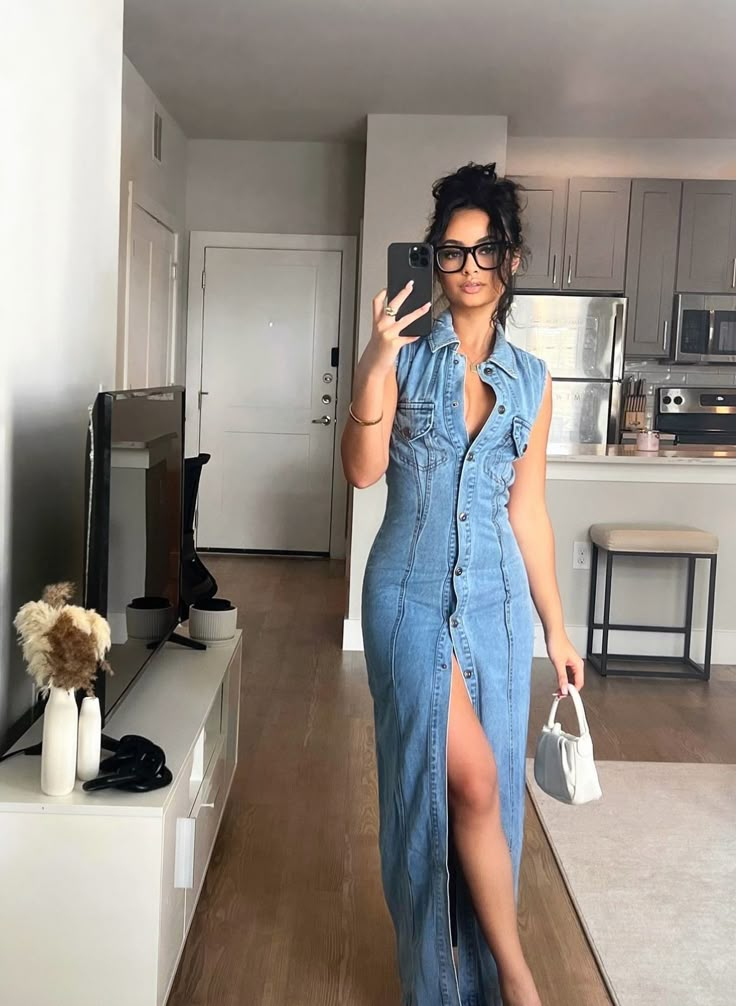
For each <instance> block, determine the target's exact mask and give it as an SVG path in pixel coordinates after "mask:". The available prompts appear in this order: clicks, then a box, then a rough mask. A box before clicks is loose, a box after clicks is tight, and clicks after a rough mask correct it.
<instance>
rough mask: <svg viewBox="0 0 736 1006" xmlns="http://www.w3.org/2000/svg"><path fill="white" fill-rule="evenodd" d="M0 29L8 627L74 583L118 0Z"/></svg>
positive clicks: (111, 158) (12, 707) (96, 363)
mask: <svg viewBox="0 0 736 1006" xmlns="http://www.w3.org/2000/svg"><path fill="white" fill-rule="evenodd" d="M2 30H3V39H4V42H5V43H6V52H5V53H4V54H3V56H2V76H3V85H4V87H3V91H4V92H5V93H6V94H7V95H8V96H9V95H11V94H12V101H10V100H8V101H7V107H3V108H2V109H0V114H1V116H2V121H3V133H4V135H3V141H4V155H3V157H2V159H0V161H1V162H2V166H1V167H0V172H2V174H0V181H1V183H2V184H1V185H0V197H1V198H2V206H3V231H4V234H3V245H4V247H5V249H6V250H7V249H9V248H10V249H12V256H9V257H8V261H7V263H5V264H4V266H3V275H4V277H5V279H6V280H7V282H6V284H5V286H4V293H3V298H2V310H3V318H2V322H1V323H0V331H2V332H4V333H6V334H7V333H12V335H13V344H12V351H10V352H8V351H7V350H8V347H7V345H6V347H5V349H6V354H4V355H5V357H6V360H7V359H8V357H9V363H10V385H11V386H10V389H9V399H10V401H9V403H8V410H9V411H10V413H11V414H12V426H13V428H12V433H11V442H10V452H11V458H10V461H9V462H8V459H6V458H3V456H2V452H0V465H2V466H3V467H2V469H1V470H0V485H3V486H5V485H7V483H8V479H9V477H10V479H11V481H12V490H11V499H10V504H9V506H8V507H7V508H6V512H5V514H4V520H3V528H2V531H0V540H3V539H4V540H8V539H9V540H10V549H9V552H10V554H9V555H8V552H7V551H4V552H3V553H2V565H3V567H6V578H7V580H8V581H9V582H7V583H5V584H4V585H3V584H2V583H0V589H2V591H3V592H2V596H0V624H2V626H3V629H4V630H6V631H7V625H8V620H9V619H10V618H11V617H12V615H13V613H14V612H15V611H16V610H17V608H18V606H19V605H20V604H21V603H23V602H24V601H27V600H29V599H32V598H37V597H38V596H39V595H40V592H41V590H42V589H43V587H44V585H45V584H46V583H49V582H53V581H54V580H60V579H73V580H76V581H77V582H81V572H82V556H83V527H84V459H85V438H86V431H87V408H88V406H89V404H90V403H91V402H92V401H93V399H94V396H95V393H96V392H97V390H98V387H99V385H100V383H101V382H102V383H104V384H106V385H108V386H110V385H111V384H112V382H113V378H114V372H115V336H116V313H117V282H118V213H119V199H120V109H121V90H122V49H123V0H106V2H105V3H99V0H74V2H73V3H71V2H70V3H65V4H59V3H58V2H56V0H35V2H34V3H33V4H14V5H10V6H8V7H7V9H6V10H4V13H3V26H2ZM6 312H7V315H6ZM4 362H5V361H4ZM8 467H10V468H11V472H9V471H8ZM0 495H1V494H0ZM8 568H9V575H8V572H7V570H8ZM8 651H9V652H8V653H6V654H5V655H2V654H0V743H2V741H1V738H2V735H3V734H4V732H5V729H6V727H7V725H8V723H9V722H11V721H13V720H15V719H16V718H17V717H18V716H19V715H20V714H21V713H22V712H23V711H24V710H25V709H26V708H27V706H28V704H29V702H30V700H31V697H32V691H31V687H30V679H29V678H28V677H27V675H26V674H25V671H24V669H23V667H22V663H21V660H20V654H19V652H18V650H17V648H16V646H15V645H14V644H13V645H12V646H10V647H8Z"/></svg>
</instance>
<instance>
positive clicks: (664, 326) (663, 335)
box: [662, 318, 669, 351]
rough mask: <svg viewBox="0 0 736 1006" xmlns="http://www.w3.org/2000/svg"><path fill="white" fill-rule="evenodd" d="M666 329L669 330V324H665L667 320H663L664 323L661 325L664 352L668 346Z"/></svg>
mask: <svg viewBox="0 0 736 1006" xmlns="http://www.w3.org/2000/svg"><path fill="white" fill-rule="evenodd" d="M668 329H669V324H668V322H667V319H666V318H665V319H664V322H663V324H662V349H664V350H665V351H666V350H667V346H668V339H667V335H668Z"/></svg>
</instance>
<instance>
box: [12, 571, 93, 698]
mask: <svg viewBox="0 0 736 1006" xmlns="http://www.w3.org/2000/svg"><path fill="white" fill-rule="evenodd" d="M74 591H75V588H74V585H73V584H71V583H55V584H51V585H50V586H48V587H46V589H45V590H44V592H43V599H42V600H40V601H29V602H28V604H24V605H23V607H22V608H21V609H20V611H19V612H18V614H17V615H16V618H15V622H14V623H13V624H14V625H15V627H16V629H17V630H18V636H19V639H20V642H21V645H22V647H23V658H24V660H25V661H26V664H27V665H28V673H29V674H30V675H31V677H32V678H33V679H34V680H35V682H36V684H37V685H38V687H39V688H41V689H42V690H43V691H47V690H48V689H49V688H50V687H52V686H53V687H55V688H67V689H68V688H71V689H74V690H75V691H76V690H78V689H82V690H83V691H85V692H86V693H87V695H94V682H95V679H96V677H97V672H98V670H103V671H106V672H107V673H109V674H111V673H112V669H111V667H110V665H109V664H108V663H107V661H106V660H105V654H106V653H107V652H108V650H109V649H110V626H109V625H108V623H107V621H106V619H104V618H103V617H102V616H101V615H98V613H97V612H96V611H94V610H93V609H87V608H80V607H77V606H76V605H73V604H69V603H68V601H69V600H70V599H71V598H72V597H73V596H74Z"/></svg>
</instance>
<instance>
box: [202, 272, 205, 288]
mask: <svg viewBox="0 0 736 1006" xmlns="http://www.w3.org/2000/svg"><path fill="white" fill-rule="evenodd" d="M204 284H205V272H204V269H203V270H202V289H203V290H204Z"/></svg>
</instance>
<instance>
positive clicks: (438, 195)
mask: <svg viewBox="0 0 736 1006" xmlns="http://www.w3.org/2000/svg"><path fill="white" fill-rule="evenodd" d="M498 180H499V179H498V175H497V174H496V162H495V161H492V162H491V163H489V164H476V163H475V161H469V162H468V163H467V164H464V165H463V166H462V167H461V168H458V170H457V171H454V172H453V173H452V174H451V175H446V176H445V177H444V178H440V179H439V181H437V182H435V183H434V185H433V186H432V196H433V197H434V200H435V202H439V200H441V199H447V198H448V197H449V198H452V195H453V194H455V193H467V192H468V191H470V192H473V191H474V192H478V190H479V189H484V188H485V187H486V186H487V185H488V184H489V183H490V184H492V183H494V182H497V181H498Z"/></svg>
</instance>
